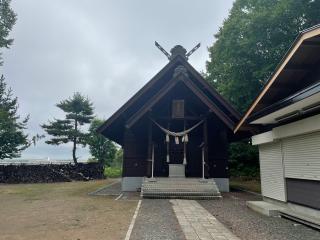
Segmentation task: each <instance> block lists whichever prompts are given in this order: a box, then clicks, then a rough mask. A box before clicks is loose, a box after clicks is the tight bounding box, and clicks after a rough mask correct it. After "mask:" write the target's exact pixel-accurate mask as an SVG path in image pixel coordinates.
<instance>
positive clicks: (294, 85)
mask: <svg viewBox="0 0 320 240" xmlns="http://www.w3.org/2000/svg"><path fill="white" fill-rule="evenodd" d="M319 61H320V25H316V26H314V27H312V28H309V29H306V30H304V31H302V32H301V33H300V34H299V35H298V37H297V38H296V39H295V41H294V42H293V44H292V45H291V47H290V48H289V50H288V51H287V53H286V54H285V55H284V57H283V58H282V60H281V61H280V63H279V65H278V66H277V67H276V70H275V71H274V73H273V74H272V76H271V77H270V79H269V80H268V82H267V83H266V84H265V85H264V87H263V88H262V90H261V92H260V93H259V95H258V96H257V97H256V99H255V100H254V101H253V103H252V104H251V106H250V107H249V108H248V110H247V111H246V113H245V114H244V115H243V117H242V118H241V120H240V121H239V123H238V124H237V126H236V127H235V129H234V133H236V132H237V131H238V130H239V129H240V128H241V127H243V126H244V125H245V123H246V121H247V120H248V118H249V117H250V116H251V115H253V114H255V113H256V112H258V111H261V110H262V109H264V108H265V107H268V106H269V105H271V104H273V103H274V102H277V101H280V100H281V99H284V98H286V97H289V96H290V95H292V94H294V93H296V92H297V91H299V90H301V89H303V88H305V87H307V86H308V85H311V84H313V83H314V82H313V81H315V80H316V79H313V78H312V77H311V76H310V78H308V79H306V76H309V75H308V74H309V73H310V72H312V71H315V70H316V69H315V68H316V67H317V66H318V64H319Z"/></svg>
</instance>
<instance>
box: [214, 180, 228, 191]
mask: <svg viewBox="0 0 320 240" xmlns="http://www.w3.org/2000/svg"><path fill="white" fill-rule="evenodd" d="M213 179H214V181H215V182H216V184H217V186H218V188H219V191H220V192H230V186H229V178H213Z"/></svg>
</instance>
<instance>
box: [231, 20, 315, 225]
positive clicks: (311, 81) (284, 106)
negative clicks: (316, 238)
mask: <svg viewBox="0 0 320 240" xmlns="http://www.w3.org/2000/svg"><path fill="white" fill-rule="evenodd" d="M248 125H249V126H250V125H251V126H257V127H258V128H259V129H260V130H259V132H260V134H258V135H255V136H253V137H252V144H253V145H258V146H259V155H260V170H261V186H262V195H263V197H264V200H265V201H269V202H272V203H276V204H278V205H281V206H282V207H284V210H282V212H283V214H287V215H288V216H294V217H295V218H299V219H304V221H307V222H308V221H309V222H316V221H319V220H320V25H317V26H314V27H312V28H310V29H307V30H305V31H303V32H301V34H300V35H299V36H298V37H297V39H296V40H295V42H294V43H293V45H292V46H291V48H290V49H289V51H288V52H287V54H286V55H285V56H284V57H283V59H282V61H281V62H280V64H279V65H278V67H277V69H276V70H275V72H274V73H273V75H272V76H271V78H270V80H269V81H268V82H267V83H266V85H265V87H264V88H263V89H262V91H261V93H260V94H259V95H258V97H257V98H256V99H255V100H254V102H253V103H252V105H251V106H250V108H249V109H248V111H247V112H246V113H245V114H244V116H243V118H242V119H241V121H240V122H239V124H238V125H237V127H236V128H235V132H237V131H238V130H239V129H241V128H245V127H247V126H248ZM319 222H320V221H319ZM319 222H318V223H319Z"/></svg>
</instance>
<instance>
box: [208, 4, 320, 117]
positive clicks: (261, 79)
mask: <svg viewBox="0 0 320 240" xmlns="http://www.w3.org/2000/svg"><path fill="white" fill-rule="evenodd" d="M319 9H320V1H313V0H236V1H235V2H234V4H233V7H232V9H231V11H230V15H229V17H228V18H227V19H226V20H225V21H224V23H223V25H222V27H221V28H220V30H219V32H218V33H217V34H216V35H215V38H216V41H215V42H214V44H213V45H212V47H210V48H209V54H210V58H209V61H208V62H207V73H206V78H207V80H208V81H209V82H210V83H212V84H213V85H214V87H215V88H216V89H217V90H218V91H219V92H220V93H221V94H222V95H223V96H224V97H226V98H227V99H228V100H229V101H230V102H231V103H232V104H233V105H234V106H235V107H236V108H237V109H238V110H239V111H241V112H244V111H245V110H246V109H247V107H248V106H249V104H250V103H251V102H252V100H253V98H254V97H255V96H256V95H257V94H258V92H259V90H260V89H261V87H262V86H263V85H264V84H265V82H266V81H267V79H268V78H269V77H270V75H271V73H272V72H273V71H274V69H275V67H276V65H277V64H278V63H279V61H280V60H281V58H282V56H283V55H284V54H285V52H286V51H287V49H288V48H289V47H290V45H291V43H292V42H293V40H294V39H295V38H296V36H297V35H298V33H299V32H300V31H301V30H303V29H306V28H308V27H311V26H313V25H315V24H319V23H320V14H319Z"/></svg>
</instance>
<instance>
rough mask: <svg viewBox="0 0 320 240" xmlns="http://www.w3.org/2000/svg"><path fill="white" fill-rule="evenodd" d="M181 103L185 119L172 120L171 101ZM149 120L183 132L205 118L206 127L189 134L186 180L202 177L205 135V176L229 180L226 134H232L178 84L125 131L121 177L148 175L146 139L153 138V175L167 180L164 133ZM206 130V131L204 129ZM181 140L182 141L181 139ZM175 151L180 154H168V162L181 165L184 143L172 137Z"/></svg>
mask: <svg viewBox="0 0 320 240" xmlns="http://www.w3.org/2000/svg"><path fill="white" fill-rule="evenodd" d="M174 100H184V103H185V106H184V108H185V109H184V110H185V117H184V118H182V119H173V118H172V112H171V111H172V102H173V101H174ZM150 118H152V119H154V120H156V121H157V122H158V123H159V124H160V125H162V126H163V127H165V128H167V129H170V130H172V131H182V130H183V129H184V125H185V127H186V129H188V128H190V127H192V126H193V125H194V124H196V123H198V122H199V121H201V119H206V121H207V123H206V125H207V127H205V124H202V125H200V126H198V127H197V128H196V129H194V130H193V131H192V132H191V133H190V134H189V142H188V143H187V166H186V176H187V177H199V178H200V177H202V150H201V147H200V145H201V144H202V142H204V140H205V135H206V136H207V141H208V144H207V152H206V162H207V164H206V168H205V176H206V177H210V178H212V177H215V178H227V177H228V169H227V168H228V134H229V135H230V133H231V131H230V130H229V129H228V128H227V127H226V125H224V124H223V123H222V121H221V120H220V119H219V118H218V117H216V116H215V115H214V113H210V111H209V109H208V107H207V106H205V105H204V104H203V103H202V102H201V101H200V100H199V99H198V98H197V97H196V96H195V95H194V94H193V93H192V92H191V91H190V90H189V89H188V88H186V87H185V86H184V85H183V84H182V83H181V84H178V85H177V86H176V87H175V88H174V89H173V90H172V91H170V92H169V93H168V94H167V95H166V96H165V97H163V98H162V99H161V100H160V101H159V102H158V103H157V104H156V105H155V106H154V107H153V108H152V110H150V111H149V112H148V114H146V116H144V117H143V118H142V119H140V120H139V121H138V122H137V123H136V124H135V125H134V126H133V127H132V128H130V129H127V130H125V134H124V140H123V142H124V144H123V148H124V163H123V167H124V168H123V176H141V177H142V176H148V177H149V176H150V174H151V164H150V161H148V159H151V151H150V149H151V148H150V146H149V142H150V141H149V140H148V138H150V137H151V138H152V143H154V146H155V166H154V176H156V177H159V176H161V177H167V176H168V175H169V167H168V164H167V163H166V154H167V149H166V142H165V134H164V133H163V132H162V131H161V130H160V129H159V127H158V126H156V125H155V124H154V123H152V121H151V120H150ZM150 123H152V134H151V135H152V136H150V134H149V129H150ZM204 129H206V130H204ZM180 140H181V138H180ZM173 148H175V149H176V150H177V151H179V152H180V154H178V155H175V154H172V153H171V154H170V157H171V163H181V164H182V163H183V143H180V145H178V146H176V145H175V143H174V139H173V138H171V143H170V149H171V150H172V149H173Z"/></svg>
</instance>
